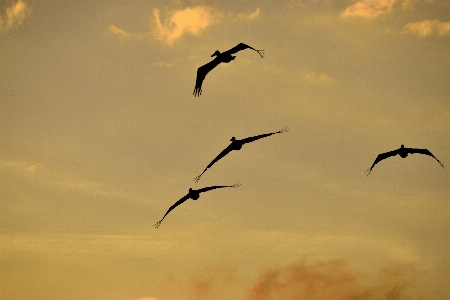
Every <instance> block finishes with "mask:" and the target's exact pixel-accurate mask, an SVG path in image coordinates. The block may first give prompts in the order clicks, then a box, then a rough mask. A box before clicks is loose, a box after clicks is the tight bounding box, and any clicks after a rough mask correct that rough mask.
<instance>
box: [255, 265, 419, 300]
mask: <svg viewBox="0 0 450 300" xmlns="http://www.w3.org/2000/svg"><path fill="white" fill-rule="evenodd" d="M415 273H416V271H415V269H414V268H413V267H411V266H409V265H408V266H397V267H392V268H389V269H383V270H382V271H381V272H380V274H379V276H378V278H377V279H376V282H375V283H371V284H370V285H368V284H367V283H365V284H364V283H363V282H362V281H363V280H362V279H363V275H362V274H360V273H358V272H355V271H353V270H351V269H350V268H349V267H348V265H347V264H346V263H345V262H344V261H342V260H332V261H326V262H318V263H315V264H309V265H308V264H306V263H305V262H300V263H297V264H293V265H291V266H288V267H280V268H273V269H270V270H267V271H266V272H265V273H264V274H263V275H262V276H261V277H260V278H259V280H258V281H257V282H256V283H255V284H254V285H253V287H252V288H251V289H250V294H249V297H248V299H249V300H295V299H304V300H309V299H311V300H313V299H314V300H315V299H321V300H328V299H329V300H332V299H333V300H334V299H358V300H369V299H396V300H401V299H411V295H415V296H417V297H418V298H420V297H419V295H417V291H415V290H414V280H415Z"/></svg>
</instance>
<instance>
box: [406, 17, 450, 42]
mask: <svg viewBox="0 0 450 300" xmlns="http://www.w3.org/2000/svg"><path fill="white" fill-rule="evenodd" d="M402 33H403V34H406V33H412V34H415V35H417V36H418V37H419V38H425V37H428V36H431V35H438V36H445V35H450V22H441V21H439V20H424V21H420V22H412V23H408V24H406V25H405V27H403V30H402Z"/></svg>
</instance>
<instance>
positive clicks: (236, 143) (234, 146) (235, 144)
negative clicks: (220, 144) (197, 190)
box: [194, 127, 289, 182]
mask: <svg viewBox="0 0 450 300" xmlns="http://www.w3.org/2000/svg"><path fill="white" fill-rule="evenodd" d="M288 131H289V128H287V127H284V128H283V129H281V130H279V131H276V132H271V133H265V134H260V135H256V136H251V137H248V138H245V139H241V140H238V139H236V138H235V137H234V136H233V137H232V138H231V140H230V141H231V144H230V145H228V147H226V148H225V149H224V150H222V152H220V154H219V155H217V157H216V158H214V159H213V160H212V161H211V162H210V163H209V165H208V166H207V167H206V168H205V170H203V172H202V173H201V174H200V175H199V176H197V177H195V178H194V181H195V182H198V181H199V180H200V177H201V176H202V175H203V173H205V172H206V170H208V169H209V168H210V167H212V165H214V164H215V163H216V162H217V161H219V160H220V159H222V158H223V157H224V156H225V155H227V154H228V153H230V152H231V151H233V150H241V148H242V146H243V145H244V144H247V143H251V142H254V141H256V140H259V139H262V138H265V137H268V136H271V135H273V134H277V133H283V132H288Z"/></svg>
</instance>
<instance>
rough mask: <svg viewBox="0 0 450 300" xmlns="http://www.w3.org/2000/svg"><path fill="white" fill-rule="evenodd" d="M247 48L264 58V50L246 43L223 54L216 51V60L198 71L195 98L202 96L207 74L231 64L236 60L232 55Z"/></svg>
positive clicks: (214, 54)
mask: <svg viewBox="0 0 450 300" xmlns="http://www.w3.org/2000/svg"><path fill="white" fill-rule="evenodd" d="M247 48H249V49H252V50H254V51H256V52H258V54H259V56H261V58H264V50H256V49H254V48H252V47H250V46H249V45H246V44H244V43H240V44H238V45H237V46H235V47H233V48H231V49H230V50H228V51H225V52H222V53H220V52H219V50H216V52H214V53H213V54H212V55H211V57H213V56H215V58H214V59H213V60H212V61H210V62H209V63H207V64H205V65H203V66H201V67H200V68H198V70H197V79H196V81H195V88H194V93H193V94H194V96H195V97H197V96H200V95H201V94H202V83H203V80H204V79H205V77H206V74H208V73H209V71H211V70H212V69H214V68H215V67H217V65H219V64H220V63H229V62H230V61H232V60H234V59H235V58H236V56H234V55H232V54H235V53H237V52H239V51H241V50H244V49H247Z"/></svg>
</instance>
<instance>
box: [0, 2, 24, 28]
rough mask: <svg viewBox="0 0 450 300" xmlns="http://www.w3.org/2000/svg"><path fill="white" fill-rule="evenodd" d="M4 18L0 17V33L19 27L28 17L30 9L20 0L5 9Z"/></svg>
mask: <svg viewBox="0 0 450 300" xmlns="http://www.w3.org/2000/svg"><path fill="white" fill-rule="evenodd" d="M5 12H6V16H5V19H3V18H2V17H1V16H0V32H6V31H8V30H10V29H12V28H14V27H17V26H20V25H22V23H23V20H24V19H25V18H26V17H27V16H28V15H29V13H30V8H29V7H28V5H27V4H26V3H25V2H23V1H22V0H19V1H17V2H16V3H15V4H12V5H11V6H9V7H7V8H6V9H5Z"/></svg>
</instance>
